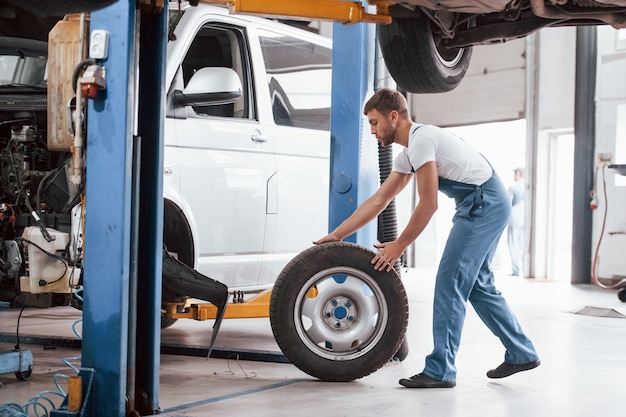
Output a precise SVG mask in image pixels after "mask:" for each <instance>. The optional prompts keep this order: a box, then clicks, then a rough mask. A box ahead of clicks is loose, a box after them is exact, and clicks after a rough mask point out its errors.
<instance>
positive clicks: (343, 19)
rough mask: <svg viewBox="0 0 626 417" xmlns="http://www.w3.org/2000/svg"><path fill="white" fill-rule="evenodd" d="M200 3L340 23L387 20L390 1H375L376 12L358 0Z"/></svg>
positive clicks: (216, 0) (215, 0)
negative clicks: (367, 8)
mask: <svg viewBox="0 0 626 417" xmlns="http://www.w3.org/2000/svg"><path fill="white" fill-rule="evenodd" d="M199 1H200V2H201V3H220V4H228V5H229V7H230V12H231V13H247V14H256V15H264V16H273V17H284V18H290V19H293V18H301V19H313V20H330V21H333V22H339V23H344V24H352V23H359V22H365V23H391V16H388V15H387V11H388V7H389V4H391V3H390V2H384V1H383V2H375V3H376V14H370V13H367V11H366V10H365V8H364V7H363V5H362V4H361V3H359V2H352V1H342V0H271V1H269V0H199Z"/></svg>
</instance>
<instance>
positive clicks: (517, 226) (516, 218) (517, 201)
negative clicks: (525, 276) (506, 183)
mask: <svg viewBox="0 0 626 417" xmlns="http://www.w3.org/2000/svg"><path fill="white" fill-rule="evenodd" d="M513 181H514V182H513V184H512V185H511V186H510V187H509V189H508V193H509V200H511V216H510V217H509V225H508V227H507V243H508V245H509V255H510V257H511V275H513V276H516V277H517V276H520V275H522V271H523V267H524V216H525V214H524V192H525V186H524V170H523V169H522V168H515V169H514V170H513Z"/></svg>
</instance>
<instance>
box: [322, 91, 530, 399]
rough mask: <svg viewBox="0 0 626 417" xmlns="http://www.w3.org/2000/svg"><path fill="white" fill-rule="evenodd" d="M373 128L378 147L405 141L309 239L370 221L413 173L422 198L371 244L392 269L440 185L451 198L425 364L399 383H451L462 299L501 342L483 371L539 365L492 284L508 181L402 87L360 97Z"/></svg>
mask: <svg viewBox="0 0 626 417" xmlns="http://www.w3.org/2000/svg"><path fill="white" fill-rule="evenodd" d="M363 113H364V114H365V116H367V119H368V122H369V125H370V130H371V133H372V134H373V135H375V136H376V139H377V140H378V141H379V142H380V143H381V145H382V146H390V145H391V144H393V143H397V144H398V145H401V146H402V147H403V150H402V152H401V153H400V154H399V155H398V156H397V157H396V159H395V160H394V164H393V168H392V172H391V173H390V174H389V176H388V177H387V179H386V180H385V181H384V182H383V183H382V184H381V185H380V187H379V188H378V190H377V191H376V192H375V193H374V194H373V195H372V196H371V197H370V198H368V199H367V200H366V201H364V202H363V204H361V205H360V206H359V207H358V208H357V209H356V210H355V211H354V213H353V214H352V215H351V216H350V217H348V218H347V219H346V220H345V221H344V222H343V223H341V224H340V225H339V226H338V227H337V228H336V229H335V230H333V231H332V232H330V233H329V234H328V235H326V236H324V237H322V238H321V239H319V240H317V241H315V242H313V243H314V244H323V243H326V242H337V241H341V240H343V239H344V238H346V237H348V236H350V235H351V234H353V233H354V232H356V231H357V230H358V229H360V228H361V227H363V226H364V225H366V224H367V223H369V222H370V221H372V220H374V219H375V218H376V217H377V216H378V215H379V214H380V213H381V212H382V211H383V210H384V209H385V207H387V205H388V204H389V202H390V201H391V200H392V199H393V198H394V197H395V196H396V195H397V194H398V193H399V192H400V191H402V189H403V188H404V187H405V186H406V185H407V184H409V183H410V181H411V179H412V178H415V179H416V183H417V194H418V196H419V202H418V204H417V206H416V207H415V209H414V211H413V214H412V215H411V217H410V219H409V222H408V224H407V225H406V227H405V228H404V230H403V231H402V233H401V234H400V235H399V237H398V239H397V240H395V241H393V242H387V243H380V244H377V245H375V246H376V248H378V250H379V251H378V253H377V254H376V255H375V256H374V258H373V259H372V262H371V263H372V265H373V268H374V269H375V270H378V271H383V270H387V271H391V270H392V269H393V265H394V263H395V262H396V261H397V260H398V259H399V258H400V256H402V253H403V252H404V250H405V249H406V248H407V246H409V245H410V244H411V243H412V242H413V241H414V240H415V239H416V238H417V237H418V236H419V235H420V233H422V231H423V230H424V228H425V227H426V225H427V224H428V222H429V221H430V219H431V217H432V216H433V214H434V213H435V211H436V210H437V208H438V205H437V204H438V203H437V199H438V193H439V191H441V192H443V193H444V194H446V195H447V196H448V197H450V198H453V199H455V201H456V213H455V215H454V218H453V226H452V229H451V231H450V235H449V237H448V241H447V243H446V247H445V249H444V252H443V255H442V257H441V261H440V264H439V268H438V271H437V277H436V283H435V294H434V301H433V329H432V330H433V344H434V349H433V351H432V353H431V354H430V355H428V356H427V357H426V364H425V367H424V370H423V371H422V372H421V373H419V374H417V375H413V376H412V377H410V378H403V379H401V380H400V381H399V383H400V385H402V386H405V387H407V388H452V387H454V386H456V373H457V369H456V366H455V359H456V355H457V351H458V349H459V344H460V342H461V332H462V330H463V322H464V320H465V314H466V306H467V301H468V300H469V302H470V303H471V304H472V306H473V307H474V309H475V310H476V312H477V313H478V316H479V317H480V318H481V320H482V321H483V322H484V323H485V325H486V326H487V327H488V328H489V330H491V332H492V333H493V334H494V335H496V336H497V337H498V338H499V339H500V341H501V342H502V344H503V345H504V347H505V349H506V352H505V355H504V362H503V363H502V364H500V365H499V366H498V367H496V368H495V369H492V370H490V371H488V372H487V377H489V378H504V377H507V376H510V375H512V374H514V373H516V372H520V371H526V370H529V369H533V368H536V367H537V366H539V364H540V361H539V358H538V356H537V352H536V351H535V348H534V346H533V344H532V342H531V341H530V339H529V338H528V337H527V336H526V335H525V334H524V332H523V331H522V328H521V326H520V325H519V323H518V321H517V319H516V318H515V316H514V315H513V313H512V312H511V310H510V308H509V305H508V304H507V302H506V300H505V299H504V297H503V296H502V294H501V293H500V292H499V291H498V290H497V289H496V287H495V285H494V275H493V272H492V271H491V269H490V263H491V260H492V258H493V255H494V253H495V251H496V247H497V244H498V242H499V240H500V237H501V235H502V232H503V231H504V227H505V226H506V224H507V221H508V220H509V214H510V211H511V205H510V203H509V199H508V196H507V192H506V188H505V187H504V185H503V184H502V182H501V181H500V179H499V178H498V176H497V175H496V173H495V171H494V170H493V169H492V167H491V165H490V164H489V162H488V161H487V160H486V159H485V158H484V157H483V156H482V155H481V154H480V153H479V152H477V151H476V150H475V149H473V148H472V147H470V146H469V145H468V144H467V143H466V142H465V141H464V140H463V139H461V138H459V137H457V136H455V135H454V134H452V133H450V132H448V131H446V130H444V129H442V128H440V127H437V126H430V125H422V124H418V123H414V122H413V121H412V120H411V119H410V117H409V112H408V106H407V103H406V100H405V98H404V96H403V95H402V94H400V93H399V92H397V91H394V90H390V89H386V88H385V89H381V90H379V91H378V92H376V93H375V94H374V95H373V96H372V97H371V98H370V99H369V100H368V101H367V103H366V104H365V107H364V110H363Z"/></svg>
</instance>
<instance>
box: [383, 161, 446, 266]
mask: <svg viewBox="0 0 626 417" xmlns="http://www.w3.org/2000/svg"><path fill="white" fill-rule="evenodd" d="M415 177H416V180H417V194H418V196H419V202H418V203H417V206H416V207H415V210H413V214H412V215H411V218H410V219H409V222H408V223H407V225H406V227H405V228H404V230H403V231H402V233H401V234H400V236H399V237H398V239H396V240H395V241H393V242H388V243H381V244H379V245H376V247H377V248H378V249H380V251H379V252H378V253H377V254H376V256H375V257H374V258H373V259H372V264H373V265H374V269H376V270H378V271H382V270H384V269H385V268H387V271H391V269H392V268H393V265H394V263H395V262H396V261H397V260H398V259H399V258H400V256H402V253H404V250H405V249H406V248H407V247H408V246H409V245H410V244H411V243H413V241H414V240H415V239H417V237H418V236H419V235H420V234H421V233H422V231H424V229H425V228H426V225H428V222H429V221H430V219H431V218H432V216H433V214H435V212H436V211H437V207H438V203H437V196H438V191H439V174H438V172H437V165H436V164H435V162H434V161H431V162H427V163H425V164H424V165H422V166H421V167H420V168H418V170H417V171H415Z"/></svg>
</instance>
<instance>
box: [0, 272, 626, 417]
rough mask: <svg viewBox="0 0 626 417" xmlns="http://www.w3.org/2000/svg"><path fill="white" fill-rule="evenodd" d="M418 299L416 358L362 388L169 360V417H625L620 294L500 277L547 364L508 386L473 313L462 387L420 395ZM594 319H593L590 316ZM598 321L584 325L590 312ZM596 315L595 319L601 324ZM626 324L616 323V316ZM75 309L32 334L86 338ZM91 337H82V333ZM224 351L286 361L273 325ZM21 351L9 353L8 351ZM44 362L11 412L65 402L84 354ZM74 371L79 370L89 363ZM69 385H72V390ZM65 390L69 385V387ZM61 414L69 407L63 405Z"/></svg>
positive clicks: (0, 346) (425, 285)
mask: <svg viewBox="0 0 626 417" xmlns="http://www.w3.org/2000/svg"><path fill="white" fill-rule="evenodd" d="M403 276H404V278H403V280H404V282H405V285H406V288H407V292H408V295H409V300H410V314H411V317H410V323H409V329H408V337H409V343H410V347H411V352H410V354H409V356H408V357H407V359H406V360H405V361H403V362H401V363H391V364H389V365H387V366H385V367H383V368H382V369H380V370H378V371H377V372H375V373H374V374H372V375H370V376H367V377H365V378H362V379H360V380H358V381H355V382H351V383H326V382H321V381H318V380H316V379H314V378H312V377H310V376H308V375H307V374H305V373H303V372H301V371H299V370H298V369H297V368H295V367H294V366H292V365H291V364H289V363H276V362H262V361H248V360H246V361H243V360H238V359H237V358H236V357H235V356H233V357H232V358H229V359H215V358H211V359H208V360H206V359H205V358H201V357H189V356H175V355H162V357H161V387H160V389H161V394H160V405H161V408H162V412H163V414H165V415H169V416H182V415H185V416H195V417H209V416H210V417H215V416H243V415H245V416H247V417H254V416H319V415H332V416H359V417H360V416H403V415H407V416H408V415H411V416H414V415H425V416H438V417H444V416H445V417H447V416H462V417H472V416H477V417H478V416H480V417H488V416H498V417H506V416H510V417H512V416H520V417H521V416H523V417H528V416H550V417H558V416H563V417H590V416H603V417H612V416H616V417H617V416H620V417H621V416H624V415H625V414H624V413H625V404H626V403H625V402H624V392H625V388H626V320H625V319H624V317H623V314H626V304H624V303H621V302H620V301H619V300H618V299H617V296H616V291H614V290H603V289H601V288H598V287H595V286H591V285H581V286H572V285H570V284H569V283H568V282H567V281H541V280H534V279H523V278H518V277H511V276H508V275H506V273H505V272H502V273H499V275H498V276H497V284H498V286H499V288H500V290H501V291H502V292H503V293H504V295H505V296H506V297H507V299H508V301H509V303H510V304H511V306H512V308H513V310H514V311H515V312H516V314H517V316H518V318H519V320H520V322H521V324H522V326H523V328H524V330H525V331H526V332H527V333H528V334H529V335H530V336H531V338H532V339H533V341H534V343H535V345H536V347H537V349H538V351H539V354H540V356H541V360H542V365H541V366H540V367H539V368H537V369H535V370H532V371H528V372H523V373H520V374H516V375H513V376H511V377H509V378H505V379H502V380H490V379H488V378H487V377H486V376H485V372H486V371H487V370H489V369H491V368H493V367H495V366H496V365H498V364H500V362H501V361H502V359H503V355H504V351H503V348H502V346H501V345H500V343H499V341H498V340H497V339H496V338H495V337H494V336H492V335H491V334H490V333H489V331H488V330H487V329H486V328H485V327H484V326H483V325H482V323H481V322H480V320H479V319H478V317H477V316H476V314H475V313H474V311H473V310H472V309H471V308H470V309H469V310H468V316H467V319H466V325H465V330H464V334H463V340H462V344H461V349H460V352H459V355H458V357H457V366H458V379H457V387H456V388H453V389H436V390H416V389H413V390H411V389H406V388H403V387H401V386H400V385H398V383H397V382H398V379H399V378H403V377H408V376H410V375H413V374H415V373H418V372H420V371H421V370H422V367H423V364H424V356H425V355H427V354H428V353H429V352H430V350H431V348H432V346H431V336H430V323H431V297H432V291H433V285H434V271H432V270H415V269H410V270H408V271H406V272H405V273H404V274H403ZM581 310H582V311H581ZM579 311H580V312H582V313H586V314H580V313H578V312H579ZM589 314H592V315H589ZM17 315H18V311H17V310H8V309H6V308H4V309H0V318H1V320H0V333H1V334H14V333H15V324H16V321H17ZM612 316H616V317H612ZM79 318H80V313H79V312H78V311H76V310H73V309H71V308H53V309H47V310H32V309H31V310H25V311H24V314H23V316H22V319H21V325H20V335H24V336H27V335H54V336H59V335H63V336H67V337H69V338H76V336H75V335H74V334H73V332H72V323H73V322H74V321H76V320H77V319H79ZM211 326H212V322H205V323H202V322H193V321H188V320H182V321H179V322H178V323H176V324H175V325H174V326H172V327H171V328H169V329H166V330H164V331H163V333H162V339H163V342H165V343H171V344H185V345H196V346H206V345H208V341H209V338H210V330H211ZM78 328H79V329H80V326H78ZM216 345H217V346H219V347H223V348H229V349H230V348H233V349H254V350H255V351H262V352H267V353H268V354H269V355H268V356H269V357H277V356H278V357H280V352H279V350H278V346H277V345H276V343H275V341H274V339H273V337H272V333H271V329H270V325H269V319H240V320H227V321H225V322H224V324H223V325H222V329H221V331H220V334H219V336H218V339H217V343H216ZM14 346H15V343H9V342H0V352H3V351H8V350H12V349H13V348H14ZM21 347H22V349H30V350H31V351H32V353H33V355H34V369H33V373H32V375H31V377H30V379H29V380H28V381H25V382H23V381H18V380H17V379H16V378H15V376H14V375H13V374H5V375H0V384H1V385H3V386H2V387H1V388H0V404H4V403H7V402H15V403H18V404H25V403H26V402H27V401H28V400H30V399H32V398H33V397H35V396H37V395H39V394H40V393H42V392H43V391H56V388H55V385H54V381H53V376H54V375H55V374H59V373H62V374H66V375H73V371H72V370H71V369H70V368H68V367H67V366H66V365H65V364H64V363H63V358H66V357H72V356H80V350H79V349H75V348H66V347H65V348H64V347H56V348H53V349H50V348H46V349H44V347H43V346H42V345H26V344H24V343H22V346H21ZM73 363H75V364H76V366H79V363H78V362H77V361H74V362H73ZM60 383H61V384H64V383H65V382H64V380H62V381H61V382H60ZM63 386H65V385H63ZM51 398H52V399H53V401H54V402H55V403H56V404H58V403H59V400H58V398H57V397H51Z"/></svg>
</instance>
